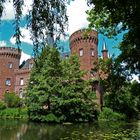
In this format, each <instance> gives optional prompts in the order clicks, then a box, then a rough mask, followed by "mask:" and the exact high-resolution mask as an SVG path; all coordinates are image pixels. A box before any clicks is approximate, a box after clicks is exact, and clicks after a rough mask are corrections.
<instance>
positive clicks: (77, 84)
mask: <svg viewBox="0 0 140 140" xmlns="http://www.w3.org/2000/svg"><path fill="white" fill-rule="evenodd" d="M82 76H83V72H82V71H81V70H80V65H79V63H78V58H77V57H73V56H72V57H70V58H67V59H65V60H62V59H60V55H59V52H58V50H57V49H56V48H52V47H51V48H50V47H46V48H44V49H43V50H42V52H41V54H40V55H39V57H38V58H37V61H36V64H35V65H34V67H33V70H32V73H31V77H30V81H29V85H28V89H27V106H28V112H29V116H30V119H31V120H34V121H46V122H61V121H62V122H64V121H71V122H72V121H91V120H93V119H95V117H96V115H97V114H96V106H95V105H96V104H95V101H94V99H95V93H94V92H92V91H91V88H90V86H89V84H88V83H87V82H86V81H84V80H83V79H82Z"/></svg>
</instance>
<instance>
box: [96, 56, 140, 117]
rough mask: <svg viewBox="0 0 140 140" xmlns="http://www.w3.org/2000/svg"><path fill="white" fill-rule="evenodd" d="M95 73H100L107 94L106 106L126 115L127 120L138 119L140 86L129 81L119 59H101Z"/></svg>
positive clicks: (105, 96) (101, 82)
mask: <svg viewBox="0 0 140 140" xmlns="http://www.w3.org/2000/svg"><path fill="white" fill-rule="evenodd" d="M95 71H96V72H97V71H98V75H99V81H100V84H101V85H102V86H103V89H104V92H105V95H104V106H105V107H109V108H111V109H113V110H114V111H116V112H120V113H123V114H125V115H126V116H127V118H137V117H138V115H139V112H140V103H139V100H140V94H139V93H140V92H139V91H140V84H139V83H137V82H133V83H131V82H129V81H128V80H127V78H126V77H127V76H126V75H127V73H126V71H124V66H123V65H121V64H120V63H119V62H118V61H117V59H113V58H110V59H108V60H106V61H103V60H100V59H99V62H98V63H97V64H96V66H95ZM104 74H106V75H107V76H106V77H105V75H104Z"/></svg>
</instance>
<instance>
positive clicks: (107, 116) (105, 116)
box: [98, 107, 126, 120]
mask: <svg viewBox="0 0 140 140" xmlns="http://www.w3.org/2000/svg"><path fill="white" fill-rule="evenodd" d="M125 118H126V116H125V115H124V114H120V113H117V112H114V111H113V110H112V109H110V108H107V107H105V108H103V110H102V112H101V113H100V114H99V116H98V119H99V120H124V119H125Z"/></svg>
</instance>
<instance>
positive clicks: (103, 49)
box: [102, 39, 108, 60]
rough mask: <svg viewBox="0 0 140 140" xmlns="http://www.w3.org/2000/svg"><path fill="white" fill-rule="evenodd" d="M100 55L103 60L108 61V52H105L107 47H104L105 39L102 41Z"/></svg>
mask: <svg viewBox="0 0 140 140" xmlns="http://www.w3.org/2000/svg"><path fill="white" fill-rule="evenodd" d="M102 55H103V59H104V60H105V59H108V50H107V47H106V42H105V39H103V46H102Z"/></svg>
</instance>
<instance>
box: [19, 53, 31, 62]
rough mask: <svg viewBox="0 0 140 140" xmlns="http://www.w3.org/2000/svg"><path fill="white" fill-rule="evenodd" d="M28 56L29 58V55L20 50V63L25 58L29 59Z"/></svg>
mask: <svg viewBox="0 0 140 140" xmlns="http://www.w3.org/2000/svg"><path fill="white" fill-rule="evenodd" d="M29 58H31V56H30V55H28V54H26V53H24V52H23V51H22V53H21V59H20V64H22V62H23V61H24V60H25V61H26V60H27V59H29Z"/></svg>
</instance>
